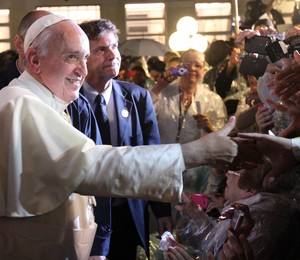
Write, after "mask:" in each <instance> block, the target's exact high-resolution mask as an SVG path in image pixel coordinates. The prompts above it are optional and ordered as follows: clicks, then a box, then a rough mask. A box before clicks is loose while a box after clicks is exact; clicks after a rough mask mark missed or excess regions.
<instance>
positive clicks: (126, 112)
mask: <svg viewBox="0 0 300 260" xmlns="http://www.w3.org/2000/svg"><path fill="white" fill-rule="evenodd" d="M121 115H122V117H125V118H127V117H128V116H129V112H128V111H127V110H126V109H123V110H122V112H121Z"/></svg>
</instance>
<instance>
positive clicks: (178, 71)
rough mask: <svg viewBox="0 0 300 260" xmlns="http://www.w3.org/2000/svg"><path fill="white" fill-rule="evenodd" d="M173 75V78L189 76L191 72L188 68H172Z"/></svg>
mask: <svg viewBox="0 0 300 260" xmlns="http://www.w3.org/2000/svg"><path fill="white" fill-rule="evenodd" d="M171 73H172V76H173V77H181V76H188V75H189V71H188V69H187V68H186V67H183V66H179V67H176V68H171Z"/></svg>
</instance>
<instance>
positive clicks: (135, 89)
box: [83, 80, 171, 255]
mask: <svg viewBox="0 0 300 260" xmlns="http://www.w3.org/2000/svg"><path fill="white" fill-rule="evenodd" d="M83 94H84V93H83ZM112 95H113V97H114V103H115V111H116V117H117V125H118V145H119V146H137V145H149V144H159V143H160V137H159V131H158V126H157V121H156V115H155V111H154V109H153V103H152V99H151V96H150V93H149V91H147V90H146V89H144V88H142V87H140V86H137V85H134V84H132V83H129V82H124V81H116V80H113V91H112ZM123 110H127V111H128V112H129V116H128V117H123V116H122V111H123ZM99 127H101V126H99ZM96 199H97V201H98V199H100V198H98V197H97V198H96ZM101 199H103V198H101ZM106 200H107V198H106ZM102 203H103V201H102ZM128 204H129V207H130V211H131V214H132V217H133V219H134V222H135V225H136V228H137V231H138V234H139V237H140V239H141V241H142V246H143V248H144V249H145V250H146V252H147V254H149V230H148V226H149V222H148V216H147V210H146V207H147V205H148V202H147V201H144V200H140V199H128ZM99 205H100V204H99V203H98V202H97V207H96V208H95V211H94V212H95V218H96V222H97V223H98V225H99V227H98V230H97V234H96V238H95V241H94V245H93V249H92V254H91V255H102V253H103V252H104V251H106V250H105V249H104V247H105V246H107V245H108V243H105V242H103V238H104V237H105V235H106V234H107V233H108V232H109V231H110V229H109V228H108V227H109V226H110V220H109V219H108V218H109V217H110V213H109V214H108V213H107V212H106V213H105V212H103V211H102V209H101V206H100V207H98V206H99ZM106 205H107V204H106ZM150 205H151V208H152V210H153V212H154V214H155V216H156V218H160V217H165V216H171V207H170V204H169V203H161V202H150ZM106 209H107V207H106ZM124 225H126V223H124ZM105 232H106V234H105ZM108 240H109V238H107V240H106V241H108ZM108 249H109V247H107V250H108Z"/></svg>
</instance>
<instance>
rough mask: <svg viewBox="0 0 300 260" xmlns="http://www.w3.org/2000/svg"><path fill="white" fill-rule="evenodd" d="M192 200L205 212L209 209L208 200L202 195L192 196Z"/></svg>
mask: <svg viewBox="0 0 300 260" xmlns="http://www.w3.org/2000/svg"><path fill="white" fill-rule="evenodd" d="M191 200H192V201H193V202H195V203H196V204H197V205H199V206H200V207H201V208H202V209H203V210H205V209H207V207H208V198H207V197H205V196H203V195H202V194H196V193H195V194H191Z"/></svg>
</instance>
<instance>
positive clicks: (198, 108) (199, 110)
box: [196, 101, 201, 114]
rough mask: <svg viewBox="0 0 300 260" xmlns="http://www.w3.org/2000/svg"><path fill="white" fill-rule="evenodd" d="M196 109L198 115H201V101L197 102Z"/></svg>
mask: <svg viewBox="0 0 300 260" xmlns="http://www.w3.org/2000/svg"><path fill="white" fill-rule="evenodd" d="M196 108H197V113H198V114H200V113H201V104H200V101H196Z"/></svg>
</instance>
